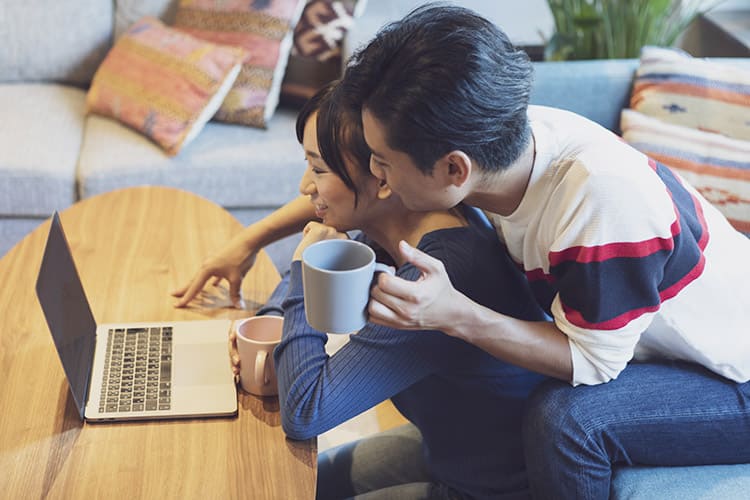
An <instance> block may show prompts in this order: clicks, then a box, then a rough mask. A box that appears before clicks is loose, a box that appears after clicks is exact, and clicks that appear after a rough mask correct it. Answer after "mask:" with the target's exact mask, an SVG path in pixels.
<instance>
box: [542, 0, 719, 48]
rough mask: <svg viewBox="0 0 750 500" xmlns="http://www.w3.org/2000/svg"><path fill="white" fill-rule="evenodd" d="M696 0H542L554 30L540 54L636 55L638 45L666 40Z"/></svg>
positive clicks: (697, 9)
mask: <svg viewBox="0 0 750 500" xmlns="http://www.w3.org/2000/svg"><path fill="white" fill-rule="evenodd" d="M705 3H706V2H701V1H697V0H547V4H548V5H549V8H550V10H551V11H552V17H553V19H554V22H555V33H554V34H553V36H552V37H551V38H550V39H549V40H547V43H546V47H545V59H547V60H557V61H559V60H570V59H614V58H631V57H638V55H639V53H640V50H641V47H643V46H644V45H660V46H670V45H672V44H673V43H674V42H675V40H676V39H677V37H678V36H679V35H680V34H681V33H682V32H683V31H685V29H686V28H687V27H688V25H689V24H690V23H691V22H692V21H693V20H694V19H695V18H696V16H698V15H699V14H701V13H703V12H706V11H707V10H709V9H710V8H712V7H714V6H715V5H716V4H717V3H719V2H714V3H713V4H712V5H710V6H708V7H702V5H703V4H705Z"/></svg>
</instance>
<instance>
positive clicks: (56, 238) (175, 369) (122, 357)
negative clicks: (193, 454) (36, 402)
mask: <svg viewBox="0 0 750 500" xmlns="http://www.w3.org/2000/svg"><path fill="white" fill-rule="evenodd" d="M36 293H37V297H38V299H39V303H40V304H41V306H42V310H43V311H44V316H45V318H46V320H47V325H48V326H49V330H50V333H51V334H52V340H53V342H54V344H55V347H56V348H57V353H58V355H59V357H60V361H61V363H62V366H63V370H64V371H65V376H66V378H67V379H68V384H69V386H70V391H71V393H72V394H73V399H74V400H75V404H76V408H77V409H78V412H79V414H80V416H81V419H82V420H83V419H85V420H87V421H92V422H96V421H126V420H145V419H168V418H169V419H171V418H191V417H220V416H231V415H235V414H236V413H237V389H236V386H235V383H234V375H233V374H232V370H231V368H230V364H229V355H228V351H227V336H228V334H229V329H230V328H231V321H230V320H205V321H175V322H155V323H118V324H105V325H97V324H96V321H95V320H94V316H93V314H92V312H91V308H90V306H89V302H88V300H87V299H86V294H85V293H84V291H83V285H82V284H81V280H80V278H79V276H78V271H77V270H76V267H75V263H74V262H73V255H72V253H71V251H70V246H69V245H68V241H67V239H66V237H65V233H64V232H63V228H62V224H61V222H60V216H59V215H58V213H57V212H55V213H54V215H53V216H52V223H51V225H50V231H49V236H48V237H47V245H46V247H45V250H44V256H43V257H42V264H41V267H40V269H39V277H38V278H37V282H36Z"/></svg>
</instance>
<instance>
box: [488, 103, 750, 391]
mask: <svg viewBox="0 0 750 500" xmlns="http://www.w3.org/2000/svg"><path fill="white" fill-rule="evenodd" d="M529 117H530V119H531V126H532V130H533V134H534V140H535V146H536V158H535V163H534V169H533V172H532V174H531V178H530V182H529V186H528V188H527V191H526V193H525V195H524V198H523V200H522V201H521V204H520V205H519V206H518V208H517V209H516V210H515V212H514V213H512V214H510V215H509V216H499V215H497V214H492V213H487V215H488V217H489V218H490V220H491V221H492V223H493V225H495V227H496V229H497V231H498V234H499V236H500V238H501V240H503V241H504V242H505V243H506V245H507V247H508V250H509V252H510V254H511V257H512V258H513V259H514V260H515V261H516V262H517V263H518V264H519V265H520V266H522V268H523V270H524V271H525V273H526V275H527V277H528V279H529V281H530V283H531V287H532V289H533V290H534V293H535V295H536V297H537V300H538V301H539V303H540V304H541V305H542V306H543V307H544V308H545V309H546V310H547V311H548V312H549V314H551V315H552V317H553V318H554V321H555V323H556V324H557V326H558V327H559V328H560V330H562V331H563V332H564V333H565V334H566V335H567V336H568V338H569V344H570V348H571V351H572V361H573V385H578V384H598V383H602V382H607V381H608V380H611V379H613V378H615V377H617V375H618V374H619V373H620V371H622V370H623V369H624V368H625V366H626V364H627V363H628V361H630V360H631V359H633V358H634V357H635V359H647V358H652V357H658V358H674V359H682V360H687V361H693V362H696V363H699V364H701V365H703V366H705V367H707V368H708V369H710V370H713V371H715V372H716V373H719V374H721V375H723V376H726V377H728V378H730V379H732V380H735V381H738V382H744V381H747V380H748V379H750V325H749V324H748V319H750V315H748V312H750V240H748V239H747V238H745V237H744V236H743V235H742V234H740V233H738V232H737V231H736V230H734V229H733V228H732V227H731V226H730V225H729V223H728V222H727V220H726V219H725V218H724V217H723V216H722V215H721V214H720V213H719V212H718V211H717V210H716V208H714V207H713V206H712V205H710V204H709V203H708V202H707V201H706V200H705V199H704V198H703V197H702V196H701V195H700V194H698V192H697V191H695V190H694V189H693V188H691V187H690V186H689V185H687V183H685V182H684V181H683V180H682V179H681V178H680V177H679V176H678V175H677V174H675V173H674V172H672V171H671V170H669V169H668V168H666V167H664V166H663V165H661V164H659V163H657V162H655V161H653V160H651V159H649V158H648V157H646V156H645V155H643V154H642V153H640V152H638V151H636V150H635V149H633V148H631V147H630V146H628V145H627V144H625V143H624V142H623V141H621V140H620V139H619V138H618V137H617V136H615V135H614V134H612V133H611V132H610V131H608V130H606V129H604V128H602V127H600V126H599V125H597V124H595V123H593V122H591V121H589V120H587V119H585V118H583V117H580V116H577V115H575V114H573V113H569V112H567V111H563V110H557V109H553V108H545V107H540V106H531V107H530V110H529Z"/></svg>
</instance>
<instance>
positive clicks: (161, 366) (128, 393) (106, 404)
mask: <svg viewBox="0 0 750 500" xmlns="http://www.w3.org/2000/svg"><path fill="white" fill-rule="evenodd" d="M103 381H104V383H103V384H102V391H101V397H100V398H99V411H100V412H107V413H111V412H118V413H119V412H125V413H127V412H134V411H166V410H169V409H170V407H171V400H172V327H170V326H165V327H152V328H127V329H126V328H117V329H110V330H109V335H108V338H107V354H106V357H105V360H104V378H103Z"/></svg>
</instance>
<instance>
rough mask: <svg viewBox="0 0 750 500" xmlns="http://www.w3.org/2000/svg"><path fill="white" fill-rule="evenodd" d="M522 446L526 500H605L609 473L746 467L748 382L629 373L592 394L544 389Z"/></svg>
mask: <svg viewBox="0 0 750 500" xmlns="http://www.w3.org/2000/svg"><path fill="white" fill-rule="evenodd" d="M523 438H524V451H525V455H526V465H527V472H528V476H529V482H530V484H531V491H532V494H533V496H534V498H538V499H547V498H554V499H606V498H608V497H609V494H610V479H611V477H612V467H613V465H632V464H640V465H654V466H659V465H663V466H670V465H700V464H704V465H712V464H733V463H744V462H750V382H747V383H744V384H738V383H735V382H732V381H730V380H728V379H726V378H723V377H721V376H719V375H716V374H714V373H712V372H710V371H708V370H706V369H705V368H703V367H701V366H698V365H694V364H690V363H681V362H674V363H672V362H664V363H631V364H630V365H629V366H628V367H627V368H626V369H625V370H624V371H623V372H622V373H621V374H620V376H619V377H618V378H617V379H616V380H613V381H611V382H609V383H607V384H602V385H597V386H579V387H575V388H573V387H571V386H570V385H569V384H566V383H563V382H559V381H549V382H545V383H544V384H542V385H541V386H540V387H538V388H537V389H536V390H535V392H534V393H533V394H532V396H531V399H530V400H529V404H528V408H527V414H526V417H525V420H524V430H523Z"/></svg>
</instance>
